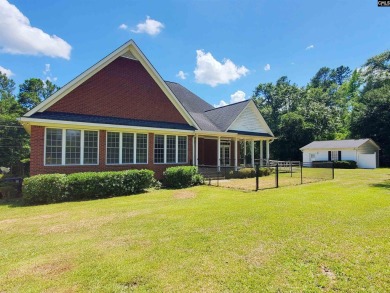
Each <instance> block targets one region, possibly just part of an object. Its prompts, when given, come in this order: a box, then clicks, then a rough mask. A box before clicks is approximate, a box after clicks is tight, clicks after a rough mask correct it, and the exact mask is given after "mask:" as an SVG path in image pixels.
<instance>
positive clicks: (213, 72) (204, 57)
mask: <svg viewBox="0 0 390 293" xmlns="http://www.w3.org/2000/svg"><path fill="white" fill-rule="evenodd" d="M248 72H249V70H248V69H247V68H246V67H245V66H240V67H238V66H236V65H235V64H234V63H233V62H232V61H231V60H229V59H225V60H223V61H222V63H221V62H219V61H217V60H215V59H214V57H213V55H211V53H210V52H208V53H205V52H204V51H203V50H196V68H195V70H194V74H195V80H196V82H198V83H204V84H208V85H211V86H212V87H215V86H217V85H218V84H228V83H230V82H231V81H234V80H236V79H239V78H240V77H241V76H245V75H246V74H247V73H248Z"/></svg>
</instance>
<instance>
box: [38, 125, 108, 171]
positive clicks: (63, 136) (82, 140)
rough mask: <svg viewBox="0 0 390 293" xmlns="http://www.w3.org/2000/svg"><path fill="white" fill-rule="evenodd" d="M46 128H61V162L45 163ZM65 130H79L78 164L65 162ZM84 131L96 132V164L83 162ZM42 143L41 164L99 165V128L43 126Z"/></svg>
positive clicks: (65, 165) (52, 165) (50, 165)
mask: <svg viewBox="0 0 390 293" xmlns="http://www.w3.org/2000/svg"><path fill="white" fill-rule="evenodd" d="M47 129H59V130H61V164H46V140H47ZM67 130H78V131H80V164H66V131H67ZM84 131H94V132H97V160H96V162H97V163H96V164H85V163H84V145H85V140H84ZM44 135H45V136H44V143H43V166H45V167H56V166H57V167H59V166H60V167H68V166H98V165H99V143H100V132H99V130H90V129H73V128H58V127H45V131H44Z"/></svg>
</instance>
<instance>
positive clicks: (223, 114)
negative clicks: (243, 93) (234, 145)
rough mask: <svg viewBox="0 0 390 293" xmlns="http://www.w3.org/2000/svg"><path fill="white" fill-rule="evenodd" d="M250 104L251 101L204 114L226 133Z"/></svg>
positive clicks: (214, 109) (215, 109)
mask: <svg viewBox="0 0 390 293" xmlns="http://www.w3.org/2000/svg"><path fill="white" fill-rule="evenodd" d="M249 102H250V100H246V101H242V102H238V103H235V104H230V105H227V106H223V107H219V108H213V109H211V110H208V111H206V112H205V113H204V114H205V116H206V117H207V118H208V119H209V120H210V121H213V123H214V124H215V125H216V126H217V127H218V129H219V130H220V131H226V130H227V128H228V127H229V126H230V125H231V124H232V123H233V121H234V120H235V119H236V118H237V116H238V115H239V114H240V113H241V112H242V110H244V108H245V107H246V105H248V103H249Z"/></svg>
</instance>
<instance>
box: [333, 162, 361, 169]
mask: <svg viewBox="0 0 390 293" xmlns="http://www.w3.org/2000/svg"><path fill="white" fill-rule="evenodd" d="M334 167H335V168H337V169H356V168H357V164H356V162H355V161H335V162H334Z"/></svg>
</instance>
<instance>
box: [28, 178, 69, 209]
mask: <svg viewBox="0 0 390 293" xmlns="http://www.w3.org/2000/svg"><path fill="white" fill-rule="evenodd" d="M66 189H67V178H66V175H64V174H47V175H36V176H33V177H30V178H26V179H24V181H23V199H24V201H25V203H27V204H44V203H54V202H61V201H66V200H67V199H68V197H67V192H66Z"/></svg>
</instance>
